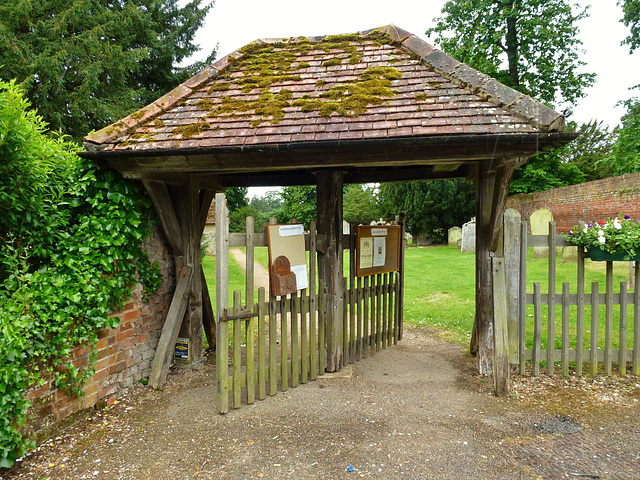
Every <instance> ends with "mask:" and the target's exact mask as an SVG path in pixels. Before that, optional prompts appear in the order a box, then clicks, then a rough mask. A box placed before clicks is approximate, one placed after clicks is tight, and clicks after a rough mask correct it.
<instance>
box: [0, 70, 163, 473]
mask: <svg viewBox="0 0 640 480" xmlns="http://www.w3.org/2000/svg"><path fill="white" fill-rule="evenodd" d="M29 107H30V105H29V103H28V101H27V100H26V99H25V97H24V95H23V92H22V91H21V90H20V88H18V87H17V86H16V85H15V84H14V83H13V82H0V358H1V359H2V361H1V362H0V467H4V468H8V467H10V466H11V465H12V464H13V463H14V461H15V459H16V458H18V457H20V456H22V455H23V454H24V453H25V452H26V450H27V449H28V448H29V447H30V446H31V445H32V442H31V441H30V440H29V439H28V438H24V437H23V435H22V427H23V425H24V421H25V415H26V411H27V409H28V408H29V406H30V404H29V401H28V400H27V398H26V395H25V393H26V391H27V389H28V388H30V387H32V386H34V385H38V384H43V383H44V382H45V379H51V380H52V381H53V383H54V385H55V386H56V387H57V388H59V389H62V390H63V391H65V392H68V393H69V394H71V395H74V394H75V395H78V394H81V388H82V385H83V382H84V381H85V380H86V379H87V378H89V377H90V376H91V375H92V374H93V370H92V362H90V363H89V365H88V366H87V367H83V368H80V369H78V368H76V367H75V366H74V365H73V363H72V361H71V358H70V352H71V351H72V349H73V348H74V347H75V346H77V345H78V344H83V345H86V346H88V347H89V348H91V347H92V346H93V345H95V343H96V341H97V332H98V330H100V329H102V328H105V327H114V326H116V325H115V324H116V323H117V322H118V318H114V317H111V318H110V317H109V314H110V313H112V312H113V311H114V310H115V309H118V308H119V307H120V306H122V304H123V303H124V302H125V301H126V300H128V299H129V298H130V297H131V293H132V289H133V287H134V286H135V284H136V282H138V281H140V282H141V283H142V284H143V286H144V288H145V291H146V292H151V291H155V289H157V287H158V286H159V284H160V282H161V279H162V277H161V276H160V274H159V271H158V268H157V265H152V264H151V263H150V262H149V259H148V257H147V255H146V253H145V251H144V250H143V248H142V242H143V240H144V239H145V238H146V236H148V234H149V232H150V226H151V223H152V219H153V216H152V210H151V203H150V201H149V199H148V198H147V197H146V195H145V193H144V191H143V189H142V188H141V187H140V186H139V185H137V184H134V183H132V182H129V181H126V180H124V179H123V178H122V177H121V176H120V175H119V174H118V173H116V172H114V171H112V170H109V169H105V168H99V167H98V166H96V165H94V164H93V163H91V162H90V161H87V160H84V159H82V158H80V157H79V156H78V155H77V154H76V153H77V151H78V146H77V145H76V144H74V143H72V142H71V141H69V139H68V138H64V137H62V136H60V135H55V134H52V133H50V132H48V131H47V127H46V124H45V123H44V122H43V121H42V119H41V118H40V117H38V115H37V113H36V112H35V111H34V110H31V109H30V108H29Z"/></svg>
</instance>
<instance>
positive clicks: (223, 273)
mask: <svg viewBox="0 0 640 480" xmlns="http://www.w3.org/2000/svg"><path fill="white" fill-rule="evenodd" d="M228 304H229V210H228V209H227V204H226V199H225V196H224V193H218V194H216V316H217V318H218V319H220V318H221V317H222V315H223V313H224V309H225V308H226V307H227V305H228ZM216 341H217V345H216V376H217V379H218V397H217V400H218V411H219V412H220V413H227V412H228V411H229V387H228V381H227V379H228V378H229V324H228V322H218V323H217V324H216Z"/></svg>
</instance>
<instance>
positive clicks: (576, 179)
mask: <svg viewBox="0 0 640 480" xmlns="http://www.w3.org/2000/svg"><path fill="white" fill-rule="evenodd" d="M585 181H586V177H585V175H584V173H582V172H581V171H580V169H579V168H578V167H577V166H576V165H574V164H572V163H565V162H563V161H562V158H561V157H560V155H558V154H557V152H556V151H550V152H545V153H541V154H539V155H536V156H535V157H533V158H532V159H531V160H529V163H527V164H526V165H524V166H523V167H520V168H518V169H516V171H515V174H514V176H513V180H512V181H511V187H510V188H509V192H510V193H512V194H514V193H533V192H541V191H543V190H551V189H552V188H559V187H566V186H567V185H574V184H576V183H582V182H585Z"/></svg>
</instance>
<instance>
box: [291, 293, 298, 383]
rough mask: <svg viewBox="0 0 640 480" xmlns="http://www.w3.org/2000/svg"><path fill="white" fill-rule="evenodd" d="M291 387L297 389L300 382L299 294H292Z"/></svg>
mask: <svg viewBox="0 0 640 480" xmlns="http://www.w3.org/2000/svg"><path fill="white" fill-rule="evenodd" d="M290 302H291V305H290V308H291V386H292V387H297V386H298V383H299V382H300V380H299V379H300V348H299V332H298V311H299V310H300V303H299V302H300V298H299V297H298V292H296V293H292V294H291V299H290Z"/></svg>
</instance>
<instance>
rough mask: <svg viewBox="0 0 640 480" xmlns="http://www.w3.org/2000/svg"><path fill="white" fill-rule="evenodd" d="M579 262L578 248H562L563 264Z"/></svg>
mask: <svg viewBox="0 0 640 480" xmlns="http://www.w3.org/2000/svg"><path fill="white" fill-rule="evenodd" d="M577 261H578V247H570V246H566V247H562V263H576V262H577Z"/></svg>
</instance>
